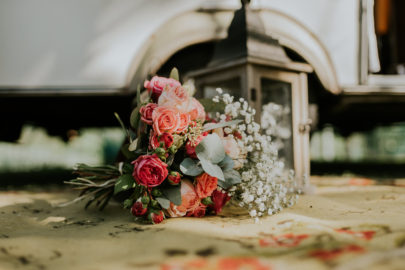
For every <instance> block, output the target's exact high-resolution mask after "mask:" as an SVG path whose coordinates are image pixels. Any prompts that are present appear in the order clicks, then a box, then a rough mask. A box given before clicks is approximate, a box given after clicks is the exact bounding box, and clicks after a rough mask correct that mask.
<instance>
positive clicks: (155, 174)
mask: <svg viewBox="0 0 405 270" xmlns="http://www.w3.org/2000/svg"><path fill="white" fill-rule="evenodd" d="M132 164H134V171H133V173H132V176H133V177H134V179H135V181H136V182H137V183H138V184H139V185H142V186H145V187H156V186H158V185H160V184H161V183H162V182H163V181H164V180H165V179H166V177H167V175H168V173H169V172H168V171H167V164H166V163H164V162H163V161H161V160H160V159H159V158H158V156H157V155H156V154H154V155H144V156H140V157H138V158H137V159H136V160H135V161H133V162H132Z"/></svg>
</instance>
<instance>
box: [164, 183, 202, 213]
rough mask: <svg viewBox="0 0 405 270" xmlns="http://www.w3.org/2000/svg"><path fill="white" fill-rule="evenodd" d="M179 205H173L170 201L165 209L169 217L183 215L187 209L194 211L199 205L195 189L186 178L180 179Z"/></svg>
mask: <svg viewBox="0 0 405 270" xmlns="http://www.w3.org/2000/svg"><path fill="white" fill-rule="evenodd" d="M180 192H181V205H175V204H173V203H172V202H171V203H170V207H169V208H168V209H167V213H168V215H169V216H170V217H182V216H185V215H186V213H187V212H188V211H194V210H195V209H196V208H197V207H198V206H199V205H200V198H198V195H197V193H196V191H195V188H194V185H193V184H192V183H191V182H190V181H189V180H186V179H183V180H182V181H181V187H180Z"/></svg>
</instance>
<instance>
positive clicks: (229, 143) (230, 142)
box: [222, 137, 240, 159]
mask: <svg viewBox="0 0 405 270" xmlns="http://www.w3.org/2000/svg"><path fill="white" fill-rule="evenodd" d="M222 144H223V145H224V149H225V153H227V154H228V156H229V157H230V158H232V159H238V158H239V156H240V149H239V145H238V143H237V142H236V140H235V139H234V138H232V137H223V138H222Z"/></svg>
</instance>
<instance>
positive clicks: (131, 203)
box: [124, 199, 134, 209]
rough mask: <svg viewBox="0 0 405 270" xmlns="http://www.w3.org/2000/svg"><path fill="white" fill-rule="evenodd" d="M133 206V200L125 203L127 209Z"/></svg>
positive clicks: (127, 200)
mask: <svg viewBox="0 0 405 270" xmlns="http://www.w3.org/2000/svg"><path fill="white" fill-rule="evenodd" d="M133 204H134V201H133V200H132V199H126V200H125V201H124V208H125V209H128V208H131V207H132V205H133Z"/></svg>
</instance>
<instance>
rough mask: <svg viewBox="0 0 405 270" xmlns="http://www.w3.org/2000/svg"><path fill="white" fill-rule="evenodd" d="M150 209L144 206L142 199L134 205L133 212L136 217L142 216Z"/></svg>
mask: <svg viewBox="0 0 405 270" xmlns="http://www.w3.org/2000/svg"><path fill="white" fill-rule="evenodd" d="M147 211H148V208H147V207H144V206H143V204H142V202H141V201H140V200H138V201H136V202H135V203H134V205H132V208H131V213H132V215H134V216H136V217H140V216H143V215H145V214H146V212H147Z"/></svg>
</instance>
